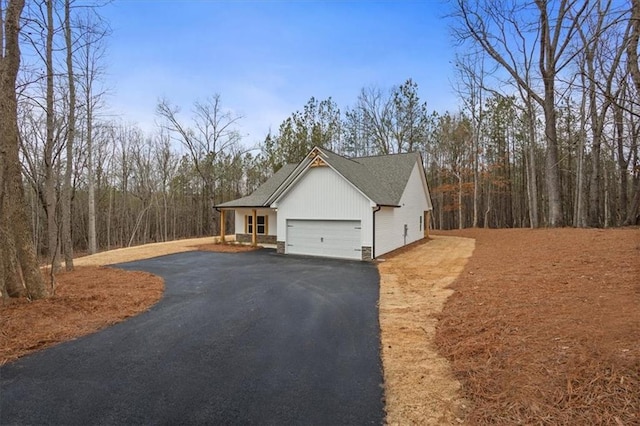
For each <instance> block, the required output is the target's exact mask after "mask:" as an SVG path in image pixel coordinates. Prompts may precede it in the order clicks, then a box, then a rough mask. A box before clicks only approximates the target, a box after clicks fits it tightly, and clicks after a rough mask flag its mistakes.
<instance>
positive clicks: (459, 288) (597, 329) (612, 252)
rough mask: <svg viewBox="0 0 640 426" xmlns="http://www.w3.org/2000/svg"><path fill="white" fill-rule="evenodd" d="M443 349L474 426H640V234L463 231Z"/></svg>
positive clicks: (441, 336) (440, 332)
mask: <svg viewBox="0 0 640 426" xmlns="http://www.w3.org/2000/svg"><path fill="white" fill-rule="evenodd" d="M444 235H458V236H465V237H472V238H475V239H476V248H475V251H474V253H473V256H472V257H471V259H470V261H469V263H468V264H467V265H466V268H465V270H464V271H463V273H462V275H461V276H460V277H459V278H458V279H457V280H456V281H455V282H454V283H453V284H452V288H453V289H454V290H455V292H454V294H453V295H452V296H451V297H450V298H449V299H448V301H447V303H446V305H445V308H444V310H443V312H442V313H441V314H440V315H439V316H438V317H439V319H440V321H439V325H438V328H437V334H436V342H437V344H438V346H439V348H440V350H441V352H442V353H443V354H444V355H445V356H446V357H447V358H448V359H449V360H450V361H451V363H452V368H453V371H454V374H455V376H456V377H457V378H458V380H460V382H461V383H462V392H463V395H462V396H463V397H464V398H465V399H466V400H468V401H470V402H471V407H470V411H468V413H467V418H466V420H467V422H468V423H470V424H614V425H631V424H640V229H638V228H632V229H612V230H594V229H554V230H551V229H549V230H478V229H476V230H463V231H455V232H446V233H444Z"/></svg>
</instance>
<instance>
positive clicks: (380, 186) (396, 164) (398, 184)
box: [218, 148, 420, 207]
mask: <svg viewBox="0 0 640 426" xmlns="http://www.w3.org/2000/svg"><path fill="white" fill-rule="evenodd" d="M318 149H319V150H320V151H321V152H322V154H324V160H325V161H326V162H327V163H328V164H329V165H330V166H331V167H333V168H334V169H335V170H336V171H337V172H338V173H340V174H341V175H342V176H343V177H344V178H345V179H347V180H348V181H349V182H351V183H352V184H353V185H354V186H355V187H356V188H358V189H359V190H360V191H361V192H362V193H363V194H364V195H365V196H367V197H368V198H369V199H371V201H373V202H374V203H376V204H378V205H383V206H397V205H399V203H400V198H401V197H402V193H403V192H404V188H405V187H406V186H407V182H408V181H409V176H411V172H412V170H413V167H414V166H415V164H416V162H418V161H420V154H418V153H416V152H411V153H406V154H392V155H379V156H373V157H356V158H346V157H343V156H341V155H338V154H336V153H334V152H332V151H329V150H326V149H323V148H318ZM308 163H309V160H308V159H305V160H303V162H302V163H300V164H287V165H285V166H283V167H282V168H281V169H280V170H278V172H277V173H276V174H274V175H273V176H272V177H271V178H270V179H268V180H267V181H266V182H265V183H264V184H262V185H261V186H260V187H259V188H258V189H256V190H255V191H254V192H253V193H252V194H251V195H248V196H246V197H243V198H240V199H237V200H233V201H229V202H227V203H224V204H220V205H219V206H218V207H266V206H267V205H268V204H267V203H268V202H270V199H272V198H273V196H274V195H276V192H277V191H278V189H279V188H280V187H281V186H282V184H283V183H284V182H285V180H287V178H289V177H290V176H291V175H292V174H293V173H294V171H297V172H298V173H300V172H302V171H303V170H304V169H306V165H307V164H308ZM291 177H295V176H291ZM284 189H285V188H284V187H282V188H280V191H279V192H280V193H282V191H283V190H284ZM277 196H279V194H278V195H277ZM277 196H276V198H277ZM271 201H272V200H271Z"/></svg>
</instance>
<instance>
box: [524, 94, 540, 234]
mask: <svg viewBox="0 0 640 426" xmlns="http://www.w3.org/2000/svg"><path fill="white" fill-rule="evenodd" d="M528 112H529V123H528V124H529V125H528V130H529V143H528V149H527V151H528V152H527V154H528V155H527V154H525V155H527V157H528V160H527V198H528V200H529V224H530V226H531V228H537V227H538V226H539V221H538V181H537V177H536V150H535V144H536V128H535V118H534V111H533V105H532V100H531V98H530V97H529V102H528Z"/></svg>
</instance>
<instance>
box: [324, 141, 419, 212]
mask: <svg viewBox="0 0 640 426" xmlns="http://www.w3.org/2000/svg"><path fill="white" fill-rule="evenodd" d="M321 151H322V152H323V153H324V154H326V155H327V162H328V163H329V164H330V165H331V166H333V167H334V168H335V169H336V170H337V171H338V173H340V174H341V175H342V176H344V177H345V178H346V179H347V180H349V181H350V182H351V183H352V184H353V185H354V186H355V187H356V188H358V189H359V190H360V191H362V193H364V194H365V195H366V196H367V197H369V198H370V199H371V201H373V202H374V203H376V204H379V205H384V206H396V205H398V204H399V203H400V198H401V197H402V193H403V192H404V188H405V187H406V186H407V182H408V181H409V176H411V171H412V170H413V167H414V166H415V164H416V162H417V161H419V159H420V157H419V154H418V153H416V152H410V153H406V154H392V155H378V156H373V157H356V158H350V159H349V158H345V157H342V156H340V155H338V154H336V153H333V152H331V151H327V150H325V149H321Z"/></svg>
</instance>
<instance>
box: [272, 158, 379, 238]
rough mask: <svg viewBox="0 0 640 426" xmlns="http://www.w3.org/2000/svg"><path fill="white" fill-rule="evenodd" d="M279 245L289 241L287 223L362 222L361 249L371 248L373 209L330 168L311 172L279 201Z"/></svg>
mask: <svg viewBox="0 0 640 426" xmlns="http://www.w3.org/2000/svg"><path fill="white" fill-rule="evenodd" d="M277 208H278V241H286V233H287V232H286V231H287V225H286V221H287V219H320V220H359V221H361V225H362V242H361V246H369V247H370V246H371V237H372V211H373V209H372V205H371V202H370V200H369V199H368V198H366V197H365V196H364V195H362V194H361V193H360V192H359V191H358V190H357V189H355V188H354V187H353V186H352V185H351V184H350V183H349V182H347V181H346V180H345V179H343V178H342V177H341V176H340V175H339V174H337V173H336V172H335V171H334V170H333V169H331V168H330V167H314V168H310V169H309V170H307V171H306V172H305V174H304V175H303V176H302V177H301V178H300V179H299V180H298V182H296V183H295V184H294V186H293V187H292V188H290V189H289V192H287V193H286V194H285V195H284V196H283V197H282V199H280V200H278V203H277Z"/></svg>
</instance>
